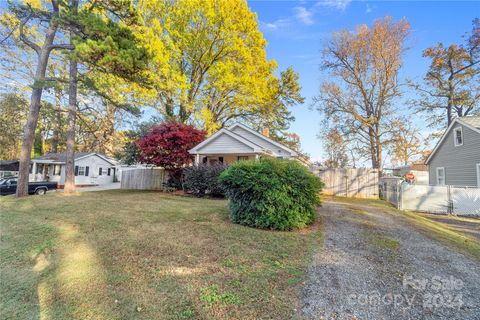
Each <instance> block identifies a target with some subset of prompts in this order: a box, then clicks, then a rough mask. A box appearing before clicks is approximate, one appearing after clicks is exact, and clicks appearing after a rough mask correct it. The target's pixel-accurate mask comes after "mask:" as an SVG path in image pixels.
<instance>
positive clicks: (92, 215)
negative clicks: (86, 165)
mask: <svg viewBox="0 0 480 320" xmlns="http://www.w3.org/2000/svg"><path fill="white" fill-rule="evenodd" d="M0 226H1V234H0V237H1V238H0V240H1V241H0V272H1V282H0V318H1V319H259V318H273V319H292V318H294V317H295V316H296V315H295V312H294V308H298V306H297V305H296V301H297V300H296V298H297V295H298V288H299V283H300V282H302V281H303V280H304V278H305V271H306V268H307V265H308V263H309V260H310V256H311V251H312V248H313V246H314V245H318V244H319V243H320V241H321V232H320V231H319V230H318V228H317V226H313V227H311V228H310V229H307V230H302V231H297V232H273V231H266V230H257V229H253V228H248V227H243V226H239V225H235V224H232V223H230V222H229V220H228V209H227V202H226V201H223V200H206V199H196V198H188V197H180V196H172V195H168V194H162V193H155V192H131V191H120V190H116V191H104V192H85V193H79V194H75V195H72V196H66V195H64V194H60V193H58V194H49V195H47V196H43V197H40V196H35V197H28V198H24V199H15V198H12V197H3V198H0Z"/></svg>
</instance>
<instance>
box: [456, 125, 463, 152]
mask: <svg viewBox="0 0 480 320" xmlns="http://www.w3.org/2000/svg"><path fill="white" fill-rule="evenodd" d="M454 138H455V141H454V142H455V147H459V146H462V145H463V130H462V127H458V128H455V131H454Z"/></svg>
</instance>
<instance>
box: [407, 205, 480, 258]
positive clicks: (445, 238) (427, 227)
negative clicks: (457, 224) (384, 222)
mask: <svg viewBox="0 0 480 320" xmlns="http://www.w3.org/2000/svg"><path fill="white" fill-rule="evenodd" d="M404 216H405V217H406V218H407V219H408V220H409V221H410V222H411V223H413V224H414V225H415V226H417V228H419V229H420V230H421V231H423V232H424V234H426V235H427V236H429V237H431V238H434V239H436V240H438V241H440V242H442V243H444V244H446V245H449V246H451V247H454V248H456V249H457V250H459V251H460V252H462V253H464V254H466V255H468V256H470V257H472V258H474V259H477V260H479V261H480V242H478V241H477V240H476V239H474V238H472V237H469V236H467V235H465V234H463V233H461V232H459V231H456V230H453V229H452V228H450V227H449V226H448V224H445V223H441V222H438V221H433V220H431V219H428V218H426V217H423V216H421V215H419V214H416V213H414V212H408V211H406V212H404Z"/></svg>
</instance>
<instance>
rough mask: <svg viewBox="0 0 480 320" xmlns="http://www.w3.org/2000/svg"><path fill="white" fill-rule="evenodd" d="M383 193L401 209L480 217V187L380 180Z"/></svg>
mask: <svg viewBox="0 0 480 320" xmlns="http://www.w3.org/2000/svg"><path fill="white" fill-rule="evenodd" d="M382 195H383V198H384V199H385V200H387V201H388V202H390V203H392V204H394V205H396V206H397V208H398V209H401V210H412V211H421V212H431V213H443V214H458V215H466V216H468V215H475V216H480V188H475V187H457V186H424V185H409V184H406V183H402V182H401V181H400V180H398V179H383V180H382Z"/></svg>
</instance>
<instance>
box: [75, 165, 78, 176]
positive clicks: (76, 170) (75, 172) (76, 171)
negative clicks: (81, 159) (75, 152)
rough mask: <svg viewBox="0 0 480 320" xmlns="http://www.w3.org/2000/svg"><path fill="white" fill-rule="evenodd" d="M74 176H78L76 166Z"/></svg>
mask: <svg viewBox="0 0 480 320" xmlns="http://www.w3.org/2000/svg"><path fill="white" fill-rule="evenodd" d="M75 176H78V166H75Z"/></svg>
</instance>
